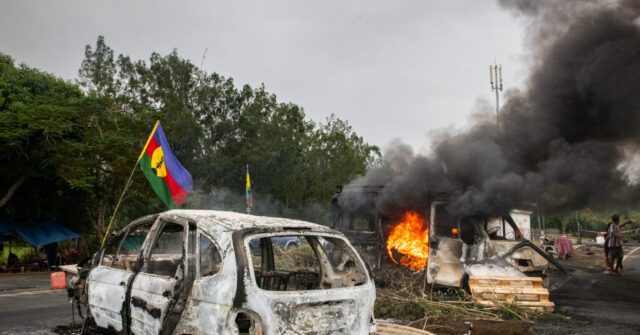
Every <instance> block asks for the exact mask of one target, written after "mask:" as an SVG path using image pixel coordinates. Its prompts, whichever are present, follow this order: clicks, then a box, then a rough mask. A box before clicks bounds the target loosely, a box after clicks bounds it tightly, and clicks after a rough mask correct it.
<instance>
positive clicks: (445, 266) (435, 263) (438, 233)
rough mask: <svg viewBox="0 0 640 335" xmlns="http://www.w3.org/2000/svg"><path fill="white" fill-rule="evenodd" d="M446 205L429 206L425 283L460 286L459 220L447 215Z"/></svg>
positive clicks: (460, 251)
mask: <svg viewBox="0 0 640 335" xmlns="http://www.w3.org/2000/svg"><path fill="white" fill-rule="evenodd" d="M445 206H446V203H443V202H434V203H433V204H432V205H431V220H430V227H429V261H428V266H427V281H428V282H429V283H433V284H438V285H443V286H454V287H458V286H460V283H461V280H462V262H461V260H460V258H461V257H462V245H463V242H462V240H460V236H459V229H460V226H459V219H458V218H456V217H454V216H452V215H450V214H449V213H447V211H446V209H445Z"/></svg>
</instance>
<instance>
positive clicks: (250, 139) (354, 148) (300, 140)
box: [0, 36, 379, 236]
mask: <svg viewBox="0 0 640 335" xmlns="http://www.w3.org/2000/svg"><path fill="white" fill-rule="evenodd" d="M155 119H160V121H161V123H162V125H163V128H164V130H165V133H166V135H167V138H168V139H169V142H170V145H171V147H172V149H173V151H174V153H175V155H176V156H177V157H178V159H179V160H180V161H181V163H182V165H183V166H184V167H185V168H186V169H187V170H189V171H190V172H191V174H192V175H193V179H194V191H193V192H192V193H193V195H192V196H190V197H188V198H187V203H185V206H186V207H192V208H201V207H215V208H224V209H232V210H242V209H243V207H242V204H243V201H242V196H243V195H242V192H243V191H244V183H245V179H244V178H245V175H244V172H245V169H246V166H247V165H249V168H250V173H251V177H252V181H253V192H254V194H255V195H256V203H257V206H256V208H255V211H254V213H256V214H280V215H285V216H293V217H302V218H307V219H309V218H312V217H311V216H312V215H311V214H309V213H310V212H314V213H317V212H318V211H317V210H314V211H309V210H306V209H305V208H309V206H312V207H313V208H316V209H317V208H318V207H319V208H324V209H326V208H328V207H329V202H330V198H331V196H332V195H333V193H334V192H335V189H336V186H337V185H341V184H344V183H347V182H348V181H350V180H351V179H352V178H353V177H355V176H356V175H358V174H362V173H364V172H365V169H366V167H367V164H369V163H371V162H372V161H374V160H375V159H376V158H377V157H378V156H379V149H378V148H377V147H375V146H372V145H369V144H367V143H366V142H365V141H364V140H363V139H362V137H360V136H358V135H357V134H356V133H355V132H354V131H353V129H352V128H351V126H349V124H348V123H347V122H346V121H343V120H340V119H338V118H336V117H335V116H334V115H331V116H330V117H329V118H327V119H326V120H325V121H324V122H320V123H316V122H314V121H311V120H309V119H307V118H306V116H305V114H304V110H303V109H302V108H301V107H300V106H298V105H296V104H294V103H283V102H279V101H278V100H277V97H276V95H275V94H273V93H269V92H267V90H266V88H265V86H264V85H262V86H260V87H257V88H252V87H250V86H248V85H244V86H242V87H236V85H235V84H234V82H233V80H232V79H231V78H225V77H224V76H222V75H219V74H217V73H211V74H209V73H206V72H205V71H202V70H201V69H199V68H198V67H197V66H195V65H193V64H192V63H191V62H190V61H189V60H186V59H183V58H181V57H180V56H179V55H178V53H177V51H176V50H174V51H173V52H171V53H169V54H168V55H164V56H162V55H160V54H158V53H152V54H151V56H150V58H149V59H148V60H147V61H145V60H132V59H131V58H130V57H129V56H126V55H122V54H120V55H118V56H117V57H115V53H114V51H113V50H112V49H111V48H110V47H109V46H107V44H106V42H105V39H104V38H103V37H102V36H100V37H98V40H97V42H96V45H95V47H92V46H89V45H88V46H87V47H86V49H85V59H84V60H83V62H82V64H81V66H80V69H79V72H78V79H77V81H76V84H73V83H70V82H67V81H64V80H62V79H60V78H57V77H55V76H54V75H52V74H48V73H44V72H41V71H38V70H37V69H33V68H30V67H28V66H26V65H19V66H16V65H15V64H14V62H13V60H12V59H11V58H10V57H9V56H5V55H1V54H0V157H1V158H2V160H3V161H4V162H9V164H3V165H2V166H0V172H2V174H0V187H1V188H0V217H1V218H4V219H7V220H21V221H24V220H27V221H35V220H41V219H58V220H59V221H61V223H63V224H65V225H67V226H69V227H71V228H74V229H76V230H78V231H80V232H83V233H90V232H96V233H97V235H98V236H101V234H103V233H104V229H105V222H106V221H108V218H109V216H110V215H111V213H112V212H113V208H114V206H115V202H116V201H117V198H118V196H119V194H120V192H121V191H122V189H123V188H124V186H125V185H124V183H125V182H126V179H127V177H128V175H129V172H130V171H131V169H132V168H133V167H134V164H135V162H136V159H137V157H138V155H139V152H140V150H141V149H142V147H143V145H144V142H145V141H146V138H147V136H148V134H149V132H150V131H151V128H152V126H153V123H154V121H155ZM134 176H135V177H134V180H133V182H132V184H131V189H130V191H128V193H127V198H126V200H125V205H124V206H123V208H122V212H121V213H119V214H118V215H119V217H120V218H121V220H120V223H121V224H124V223H126V221H127V220H129V219H131V218H133V217H135V216H140V215H143V214H146V213H152V212H157V211H160V210H163V206H162V204H161V202H160V201H159V199H157V198H156V197H155V196H154V195H153V193H152V191H151V189H150V187H149V186H148V185H147V182H146V180H145V179H144V177H143V176H142V174H141V173H136V174H135V175H134ZM213 193H215V194H217V195H220V194H222V193H224V194H225V195H226V197H228V198H230V199H222V198H219V197H217V196H216V195H214V196H209V195H211V194H213ZM235 199H237V203H236V202H235ZM212 201H213V203H212ZM261 201H265V202H266V201H269V202H271V204H269V206H260V204H259V203H260V202H261ZM275 207H278V209H277V210H276V213H272V211H273V209H274V208H275ZM314 215H315V214H314Z"/></svg>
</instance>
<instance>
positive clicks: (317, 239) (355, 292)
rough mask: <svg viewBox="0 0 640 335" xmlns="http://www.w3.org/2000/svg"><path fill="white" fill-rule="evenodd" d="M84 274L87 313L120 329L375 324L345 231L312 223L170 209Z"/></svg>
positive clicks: (248, 330) (323, 328) (346, 330)
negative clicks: (341, 231) (343, 232)
mask: <svg viewBox="0 0 640 335" xmlns="http://www.w3.org/2000/svg"><path fill="white" fill-rule="evenodd" d="M283 240H284V241H294V240H295V241H296V243H295V244H293V243H282V241H283ZM83 272H84V273H85V277H86V280H85V283H84V286H83V288H84V294H85V299H86V301H87V304H88V309H89V313H88V317H89V318H90V319H91V322H92V323H94V324H95V326H96V327H98V328H100V329H105V330H109V331H111V332H115V333H122V334H299V333H314V334H315V333H318V334H320V333H322V334H324V333H336V334H368V333H370V331H374V329H375V324H374V323H373V303H374V300H375V286H374V284H373V281H372V278H371V275H370V273H369V272H368V271H367V269H366V266H365V263H364V262H363V260H362V259H361V258H360V256H359V255H358V253H357V252H356V251H355V250H354V248H353V247H352V246H351V244H350V243H349V241H348V240H347V239H346V238H345V236H344V235H343V234H342V233H340V232H338V231H335V230H333V229H330V228H328V227H325V226H321V225H317V224H313V223H309V222H303V221H297V220H289V219H283V218H270V217H260V216H253V215H245V214H238V213H230V212H221V211H196V210H171V211H167V212H164V213H161V214H157V215H151V216H146V217H143V218H140V219H138V220H136V221H134V222H132V223H131V224H129V225H128V226H126V227H125V228H124V229H122V230H121V231H120V232H118V233H117V234H115V235H114V236H112V237H111V238H109V240H108V242H107V243H106V244H105V245H104V247H103V248H101V249H100V250H99V251H98V252H97V253H96V254H95V256H94V258H93V260H92V262H91V264H89V265H88V266H87V267H86V268H85V269H81V270H80V273H83ZM78 286H80V285H78Z"/></svg>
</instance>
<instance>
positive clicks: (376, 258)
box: [332, 187, 564, 287]
mask: <svg viewBox="0 0 640 335" xmlns="http://www.w3.org/2000/svg"><path fill="white" fill-rule="evenodd" d="M378 191H379V189H376V188H371V187H369V188H356V189H346V190H344V191H342V193H344V192H352V194H346V196H347V197H351V198H352V199H358V200H357V201H354V200H349V201H347V202H348V203H349V205H348V206H346V205H344V204H343V203H341V201H339V199H340V196H342V195H345V194H342V193H338V194H337V195H336V197H334V199H333V204H332V211H333V213H332V215H333V228H334V229H337V230H339V231H341V232H343V233H344V234H345V236H347V237H348V238H349V240H350V241H351V243H352V244H353V246H354V247H355V248H356V249H357V250H358V251H359V252H360V253H361V254H363V255H365V256H364V259H365V261H366V262H367V263H368V265H369V266H370V268H371V269H372V270H373V272H374V274H375V273H377V271H379V270H380V269H381V268H382V265H383V264H385V262H386V263H391V264H393V263H396V264H398V265H400V266H404V267H407V268H411V269H413V270H415V271H418V272H419V271H423V270H426V271H427V272H426V276H427V282H428V283H430V284H435V285H440V286H447V287H464V286H465V284H466V280H467V279H468V277H469V276H505V277H519V276H535V277H542V278H543V283H544V285H545V287H546V286H548V284H549V279H548V278H549V276H548V273H549V264H550V263H552V264H553V265H555V266H556V267H558V268H559V269H560V271H562V272H564V269H563V268H562V267H561V266H560V265H559V264H558V263H557V262H556V261H555V260H554V259H553V258H552V257H550V256H549V255H548V254H547V253H546V252H544V251H543V250H541V249H540V248H538V247H537V246H536V245H534V244H533V243H531V242H530V241H529V240H527V239H525V238H524V236H523V235H522V233H521V231H520V229H519V227H518V226H517V225H516V223H515V222H514V220H513V219H512V217H511V216H510V215H509V214H508V213H504V214H503V215H501V216H495V217H489V216H486V215H476V216H473V215H472V216H465V217H459V216H456V215H451V214H450V213H449V212H448V211H447V203H448V202H447V201H448V196H447V195H446V194H434V195H432V196H430V197H429V201H428V202H427V203H426V204H424V206H423V207H422V208H420V209H403V210H402V211H399V210H398V209H394V211H395V212H394V211H386V213H387V214H386V215H384V214H382V213H381V211H380V209H379V208H378V206H380V205H379V204H378V203H377V195H378ZM343 199H344V198H343ZM347 199H348V198H347Z"/></svg>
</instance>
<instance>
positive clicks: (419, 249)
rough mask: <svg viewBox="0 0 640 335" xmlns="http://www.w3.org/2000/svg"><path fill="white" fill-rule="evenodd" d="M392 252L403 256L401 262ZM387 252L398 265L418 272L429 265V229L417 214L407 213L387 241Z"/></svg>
mask: <svg viewBox="0 0 640 335" xmlns="http://www.w3.org/2000/svg"><path fill="white" fill-rule="evenodd" d="M391 250H395V251H396V253H399V254H402V257H401V258H400V260H398V261H397V260H396V259H395V258H394V257H393V253H392V252H391ZM387 251H388V252H389V256H390V257H391V260H393V261H394V262H395V263H396V264H400V265H404V266H407V267H410V268H412V269H414V270H416V271H420V270H422V268H424V267H425V266H426V265H427V259H428V258H429V228H428V225H425V224H424V219H422V218H421V217H420V216H419V215H418V213H416V212H407V213H406V214H405V215H404V217H403V218H402V221H401V222H400V223H398V224H397V225H396V226H395V227H393V230H391V233H390V234H389V238H388V239H387Z"/></svg>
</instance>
